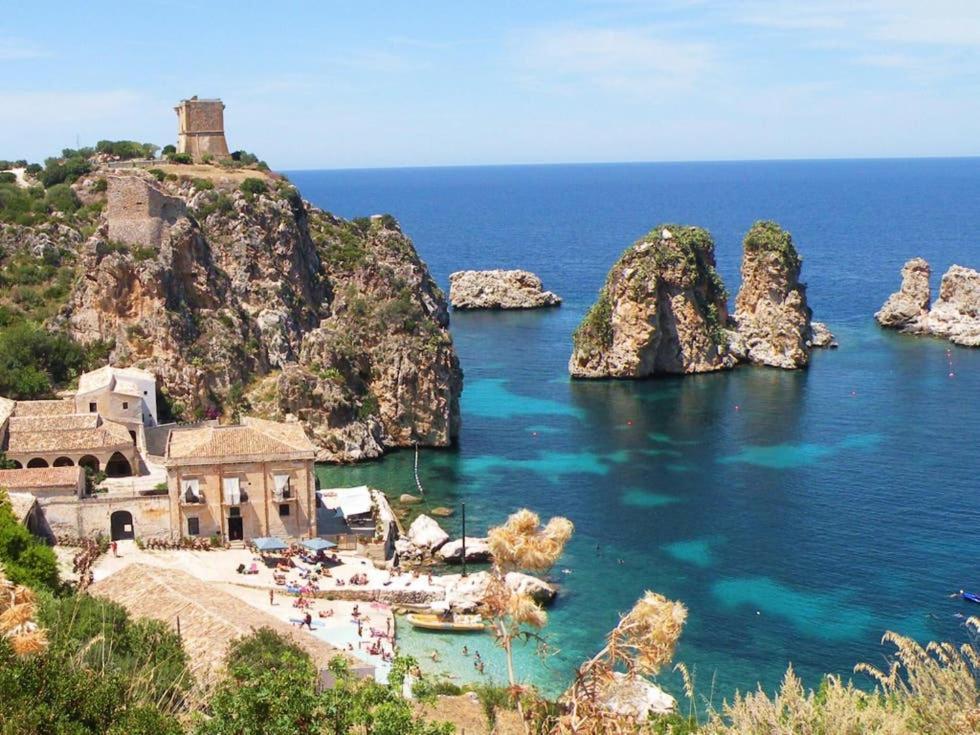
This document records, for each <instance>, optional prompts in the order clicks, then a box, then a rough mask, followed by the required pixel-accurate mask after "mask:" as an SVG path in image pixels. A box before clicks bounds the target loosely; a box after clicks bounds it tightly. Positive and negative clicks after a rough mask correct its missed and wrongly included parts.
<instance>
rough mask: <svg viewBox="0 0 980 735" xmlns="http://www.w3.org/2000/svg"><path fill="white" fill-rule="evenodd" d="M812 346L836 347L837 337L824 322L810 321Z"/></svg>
mask: <svg viewBox="0 0 980 735" xmlns="http://www.w3.org/2000/svg"><path fill="white" fill-rule="evenodd" d="M810 346H811V347H825V348H829V349H836V348H837V346H838V345H837V338H836V337H835V336H834V335H833V334H831V332H830V329H828V328H827V325H826V324H824V323H823V322H810Z"/></svg>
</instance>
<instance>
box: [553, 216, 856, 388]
mask: <svg viewBox="0 0 980 735" xmlns="http://www.w3.org/2000/svg"><path fill="white" fill-rule="evenodd" d="M800 265H801V259H800V257H799V254H798V253H797V252H796V248H795V247H794V246H793V241H792V238H791V237H790V235H789V233H788V232H786V231H785V230H783V229H782V228H781V227H779V225H777V224H776V223H775V222H757V223H756V224H755V225H753V227H752V229H751V230H750V231H749V233H748V234H747V235H746V237H745V241H744V253H743V260H742V288H741V289H740V290H739V294H738V297H737V298H736V300H735V309H736V313H735V314H734V316H732V317H731V318H729V316H728V313H727V298H728V297H727V293H726V291H725V286H724V284H723V283H722V281H721V278H720V277H719V275H718V272H717V271H716V270H715V258H714V242H713V241H712V239H711V235H709V234H708V232H707V231H706V230H704V229H702V228H700V227H692V226H688V225H660V226H659V227H657V228H656V229H654V230H653V231H652V232H651V233H650V234H649V235H647V236H646V237H645V238H643V239H642V240H640V241H639V242H637V243H636V244H635V245H633V246H632V247H631V248H630V249H629V250H627V251H626V252H625V253H624V254H623V256H622V257H621V258H620V259H619V261H618V262H617V263H616V264H615V265H614V266H613V268H612V270H611V271H610V272H609V275H608V277H607V278H606V283H605V285H604V286H603V287H602V290H601V291H600V293H599V299H598V301H596V303H595V304H594V305H593V306H592V308H591V309H590V310H589V312H588V314H586V316H585V318H584V319H583V320H582V323H581V324H580V325H579V327H578V329H577V330H576V332H575V336H574V347H573V351H572V357H571V360H570V361H569V372H570V373H571V374H572V376H573V377H576V378H605V377H613V378H643V377H647V376H650V375H655V374H657V373H703V372H710V371H713V370H722V369H725V368H731V367H734V366H735V365H736V364H738V363H742V362H744V363H753V364H757V365H769V366H772V367H779V368H799V367H804V366H806V365H807V364H808V363H809V361H810V351H811V349H812V348H813V347H836V346H837V341H836V340H835V339H834V336H833V334H831V333H830V330H828V329H827V327H826V325H824V324H821V323H819V322H811V320H810V308H809V306H808V305H807V301H806V286H805V285H804V284H803V283H801V282H800Z"/></svg>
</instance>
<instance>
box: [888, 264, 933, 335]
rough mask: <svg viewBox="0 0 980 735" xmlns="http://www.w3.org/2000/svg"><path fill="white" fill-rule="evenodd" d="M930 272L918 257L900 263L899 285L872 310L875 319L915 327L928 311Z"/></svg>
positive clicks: (913, 329) (901, 327)
mask: <svg viewBox="0 0 980 735" xmlns="http://www.w3.org/2000/svg"><path fill="white" fill-rule="evenodd" d="M930 275H931V271H930V269H929V264H928V263H927V262H926V261H924V260H923V259H922V258H913V259H912V260H910V261H908V262H907V263H906V264H905V265H904V266H902V285H901V287H900V288H899V289H898V291H896V292H895V293H893V294H892V295H891V296H889V297H888V300H887V301H886V302H885V303H884V304H883V305H882V307H881V309H880V310H879V311H878V313H876V314H875V319H876V320H877V321H878V323H879V324H880V325H881V326H883V327H889V328H892V329H911V330H912V331H915V330H916V328H917V327H918V324H919V322H920V321H921V320H922V319H924V318H925V317H926V316H927V315H928V314H929V302H930V301H931V299H932V296H931V293H930V286H929V277H930Z"/></svg>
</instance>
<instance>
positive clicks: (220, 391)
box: [58, 171, 462, 461]
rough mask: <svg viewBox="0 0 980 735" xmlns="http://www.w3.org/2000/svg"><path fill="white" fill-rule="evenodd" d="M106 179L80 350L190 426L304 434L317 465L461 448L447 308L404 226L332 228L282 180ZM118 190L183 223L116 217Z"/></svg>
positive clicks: (79, 292) (88, 268)
mask: <svg viewBox="0 0 980 735" xmlns="http://www.w3.org/2000/svg"><path fill="white" fill-rule="evenodd" d="M96 175H102V174H101V173H100V174H92V176H96ZM108 178H109V184H108V185H109V194H110V196H109V205H110V206H107V207H106V210H105V214H104V216H103V221H102V223H101V227H100V229H99V230H98V231H97V232H96V234H95V235H94V236H93V237H91V238H90V239H89V240H88V241H87V242H86V243H85V244H84V245H81V246H79V259H78V265H79V267H78V272H79V273H80V274H82V275H81V277H80V278H78V280H77V281H76V282H75V285H74V288H73V290H72V293H71V296H70V297H69V301H68V304H67V306H66V307H65V308H64V310H63V312H62V314H61V315H60V316H59V318H58V323H59V324H58V325H59V326H62V327H63V328H64V329H66V330H67V331H68V332H69V333H70V334H71V335H72V336H73V337H75V338H76V339H78V340H79V341H81V342H84V343H92V342H96V341H102V342H108V343H112V344H113V345H114V348H113V351H112V354H111V356H110V359H111V361H112V362H113V364H117V365H134V366H136V367H141V368H145V369H147V370H150V371H152V372H154V373H155V374H156V375H157V377H158V379H159V383H160V385H161V386H162V388H163V390H164V392H165V397H166V399H167V403H168V404H169V405H170V406H172V407H173V408H174V409H175V412H177V413H179V414H182V415H183V416H185V417H192V416H207V415H217V414H219V413H222V412H228V411H241V410H246V411H248V412H250V413H254V414H258V415H261V416H264V417H266V418H271V419H278V420H289V419H291V418H295V419H298V420H299V421H301V422H302V423H303V424H304V426H305V427H306V429H307V431H308V433H309V434H310V437H311V438H312V440H313V441H314V443H315V444H316V445H317V446H318V449H319V453H318V459H320V460H331V461H354V460H360V459H368V458H372V457H376V456H378V455H380V454H381V453H382V452H384V451H385V450H386V449H388V448H391V447H400V446H413V445H415V444H419V445H423V446H448V445H449V444H451V443H452V441H453V439H454V437H455V436H456V434H457V432H458V426H459V394H460V392H461V390H462V371H461V370H460V367H459V360H458V358H457V356H456V352H455V350H454V348H453V343H452V337H451V336H450V334H449V330H448V321H449V316H448V307H447V305H446V301H445V298H444V296H443V294H442V292H441V291H440V290H439V288H438V287H437V286H436V284H435V282H434V281H433V280H432V278H431V276H430V275H429V271H428V269H427V268H426V265H425V263H423V262H422V261H421V260H420V259H419V257H418V254H417V253H416V251H415V249H414V247H413V246H412V243H411V241H410V240H409V239H408V238H407V237H406V236H405V235H404V234H403V233H402V232H401V230H400V229H399V227H398V223H397V222H395V220H394V219H393V218H391V217H389V216H377V217H371V218H363V219H359V220H355V221H348V220H344V219H341V218H339V217H335V216H333V215H331V214H329V213H327V212H324V211H322V210H320V209H317V208H316V207H314V206H312V205H310V204H309V203H307V202H305V201H303V199H302V198H301V197H300V195H299V192H298V191H297V190H296V189H295V188H294V187H293V186H292V185H290V184H289V183H288V182H287V181H285V180H281V179H276V178H275V177H267V178H265V179H263V182H264V185H265V187H266V190H265V191H260V192H258V193H254V192H252V193H246V192H243V191H241V190H240V189H239V188H238V187H237V186H236V185H235V184H234V183H228V182H227V181H221V180H217V183H215V184H214V185H213V188H201V187H199V186H196V185H195V184H194V183H192V182H191V181H190V180H185V179H184V178H183V177H182V179H181V180H178V181H173V182H171V181H164V182H160V183H159V184H158V183H157V182H155V181H154V180H153V178H152V177H150V176H149V175H148V174H146V173H145V172H139V171H135V172H133V173H132V175H131V176H128V177H125V179H123V177H119V176H110V177H108ZM117 180H119V181H124V186H125V188H126V190H127V191H135V190H136V189H137V188H138V186H137V184H139V183H140V182H142V183H143V184H144V188H145V190H146V196H147V197H150V198H151V199H152V198H154V197H155V198H156V199H165V200H166V201H170V200H171V199H173V200H174V201H180V202H181V203H182V207H181V208H179V209H181V211H180V212H177V213H176V214H175V215H174V217H171V219H172V220H173V221H170V220H168V221H167V223H166V224H167V227H166V228H162V229H161V228H155V226H154V221H153V220H154V216H153V215H152V214H150V213H146V212H144V213H143V215H142V219H141V218H140V215H138V214H137V215H135V216H134V213H133V210H131V209H130V210H126V209H124V208H114V206H112V205H113V202H114V201H115V200H116V199H118V198H119V197H115V198H114V197H113V196H112V195H113V193H114V189H115V187H116V186H117V183H116V182H117ZM86 181H87V179H82V180H80V181H79V182H78V183H77V184H76V185H75V186H77V187H84V186H85V184H86ZM137 199H139V197H137ZM117 218H118V219H119V221H117ZM144 220H145V221H144ZM120 224H123V225H125V226H123V227H120V226H118V225H120ZM111 232H117V233H118V232H121V233H123V234H124V235H125V234H126V233H134V237H135V236H137V235H140V234H141V233H145V232H152V233H158V232H159V233H160V236H159V237H157V238H155V239H154V238H151V239H147V238H145V237H143V238H142V239H141V240H140V239H139V238H136V239H135V240H134V241H133V242H129V243H126V242H116V241H114V240H110V239H109V233H111Z"/></svg>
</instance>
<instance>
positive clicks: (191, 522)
mask: <svg viewBox="0 0 980 735" xmlns="http://www.w3.org/2000/svg"><path fill="white" fill-rule="evenodd" d="M200 533H201V519H200V518H188V519H187V535H188V536H198V535H200Z"/></svg>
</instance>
